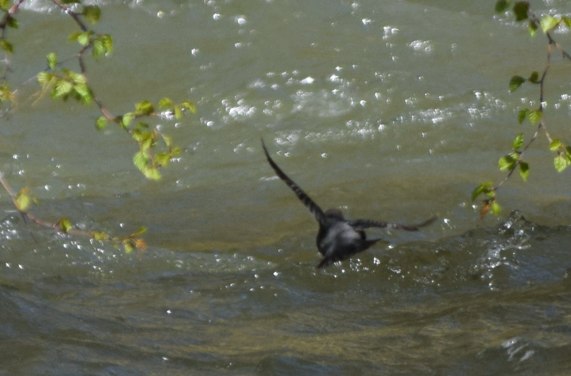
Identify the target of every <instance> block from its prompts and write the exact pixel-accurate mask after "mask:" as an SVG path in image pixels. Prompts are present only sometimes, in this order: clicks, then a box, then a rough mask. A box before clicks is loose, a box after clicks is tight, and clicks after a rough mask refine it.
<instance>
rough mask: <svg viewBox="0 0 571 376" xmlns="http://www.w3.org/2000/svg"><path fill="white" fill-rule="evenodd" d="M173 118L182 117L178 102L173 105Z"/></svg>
mask: <svg viewBox="0 0 571 376" xmlns="http://www.w3.org/2000/svg"><path fill="white" fill-rule="evenodd" d="M174 118H175V119H177V120H178V119H180V118H182V108H181V107H180V105H178V104H177V105H176V106H174Z"/></svg>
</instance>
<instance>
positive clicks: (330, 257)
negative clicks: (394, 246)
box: [262, 139, 436, 268]
mask: <svg viewBox="0 0 571 376" xmlns="http://www.w3.org/2000/svg"><path fill="white" fill-rule="evenodd" d="M262 147H263V148H264V153H266V158H267V159H268V162H269V163H270V166H272V168H273V169H274V171H275V172H276V174H277V175H278V176H279V178H280V179H282V180H283V181H284V182H285V183H286V184H287V186H288V187H290V188H291V190H292V191H293V192H294V193H295V194H296V196H297V198H299V199H300V201H301V202H302V203H303V204H304V205H305V206H306V207H307V208H308V209H309V211H310V212H311V213H312V214H313V215H314V216H315V219H316V220H317V222H318V223H319V232H318V233H317V249H318V250H319V253H321V254H322V255H323V260H321V262H320V263H319V265H317V267H318V268H326V267H328V266H329V265H331V264H333V263H334V262H337V261H342V260H345V259H348V258H349V257H351V256H353V255H355V254H357V253H359V252H363V251H366V250H367V249H368V248H369V247H370V246H372V245H373V244H375V243H376V242H378V241H379V240H381V239H373V240H369V239H367V235H366V234H365V231H364V230H365V229H367V228H370V227H379V228H390V229H395V230H406V231H418V230H419V229H420V228H421V227H424V226H427V225H429V224H431V223H433V222H434V221H435V220H436V217H432V218H430V219H429V220H427V221H425V222H422V223H419V224H416V225H399V224H396V223H387V222H379V221H374V220H371V219H356V220H352V221H349V220H346V219H345V218H344V217H343V214H342V213H341V211H340V210H339V209H329V210H327V211H325V212H323V210H321V208H320V207H319V206H318V205H317V204H316V203H315V202H313V200H312V199H311V198H310V197H309V196H308V195H307V194H306V193H305V192H304V191H303V190H302V189H301V188H300V187H299V186H298V185H297V184H295V183H294V181H293V180H291V179H290V178H289V177H288V176H287V175H286V174H285V173H284V172H283V171H282V170H281V168H279V167H278V165H277V164H276V163H275V162H274V161H273V159H272V158H271V157H270V154H269V153H268V149H266V145H265V144H264V140H263V139H262Z"/></svg>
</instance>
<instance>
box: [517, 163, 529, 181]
mask: <svg viewBox="0 0 571 376" xmlns="http://www.w3.org/2000/svg"><path fill="white" fill-rule="evenodd" d="M519 176H521V178H522V179H523V181H527V177H528V176H529V164H528V163H527V162H519Z"/></svg>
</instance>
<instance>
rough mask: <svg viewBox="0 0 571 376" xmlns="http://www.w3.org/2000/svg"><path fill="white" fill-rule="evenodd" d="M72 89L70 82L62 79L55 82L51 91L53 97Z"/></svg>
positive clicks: (61, 95)
mask: <svg viewBox="0 0 571 376" xmlns="http://www.w3.org/2000/svg"><path fill="white" fill-rule="evenodd" d="M72 90H73V85H72V83H71V82H67V81H64V80H59V81H57V82H56V83H55V87H54V92H53V93H52V97H53V98H60V97H64V96H66V95H68V94H69V93H71V92H72Z"/></svg>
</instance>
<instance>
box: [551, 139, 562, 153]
mask: <svg viewBox="0 0 571 376" xmlns="http://www.w3.org/2000/svg"><path fill="white" fill-rule="evenodd" d="M562 146H563V143H562V142H561V141H559V139H557V138H554V139H553V141H551V143H549V150H551V151H557V150H559V148H560V147H562Z"/></svg>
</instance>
